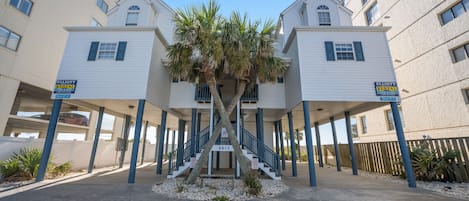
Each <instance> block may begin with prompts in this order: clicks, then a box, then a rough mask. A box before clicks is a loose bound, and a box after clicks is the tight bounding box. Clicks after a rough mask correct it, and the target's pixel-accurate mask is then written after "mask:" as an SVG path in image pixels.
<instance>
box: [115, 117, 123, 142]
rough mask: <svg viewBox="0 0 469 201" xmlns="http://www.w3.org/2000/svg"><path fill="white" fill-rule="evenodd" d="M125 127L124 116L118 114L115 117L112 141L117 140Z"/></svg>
mask: <svg viewBox="0 0 469 201" xmlns="http://www.w3.org/2000/svg"><path fill="white" fill-rule="evenodd" d="M123 127H124V118H121V117H117V116H116V117H115V118H114V126H113V129H112V141H117V138H118V137H121V136H122V131H123Z"/></svg>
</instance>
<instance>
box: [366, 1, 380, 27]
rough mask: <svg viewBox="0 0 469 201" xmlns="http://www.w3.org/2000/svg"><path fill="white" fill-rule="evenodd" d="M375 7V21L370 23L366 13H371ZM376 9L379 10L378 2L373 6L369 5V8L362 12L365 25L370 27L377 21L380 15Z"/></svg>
mask: <svg viewBox="0 0 469 201" xmlns="http://www.w3.org/2000/svg"><path fill="white" fill-rule="evenodd" d="M375 6H376V9H377V11H376V13H377V14H376V17H375V19H374V20H372V21H371V22H370V20H369V19H368V12H369V11H371V10H372V9H373V8H374V7H375ZM378 9H379V8H378V2H377V1H375V2H374V3H373V4H371V6H369V7H368V8H367V9H366V10H365V12H364V13H365V20H366V24H367V25H368V26H370V25H372V24H373V23H375V22H376V20H377V19H379V17H380V14H379V10H378Z"/></svg>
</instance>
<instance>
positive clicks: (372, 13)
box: [366, 3, 379, 25]
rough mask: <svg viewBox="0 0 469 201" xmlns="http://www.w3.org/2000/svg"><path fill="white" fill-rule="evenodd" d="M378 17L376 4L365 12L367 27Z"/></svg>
mask: <svg viewBox="0 0 469 201" xmlns="http://www.w3.org/2000/svg"><path fill="white" fill-rule="evenodd" d="M378 17H379V12H378V3H375V4H373V5H372V6H370V8H369V9H368V10H367V11H366V21H367V23H368V25H371V24H373V22H375V21H376V20H377V19H378Z"/></svg>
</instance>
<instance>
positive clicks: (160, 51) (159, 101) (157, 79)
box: [147, 38, 171, 110]
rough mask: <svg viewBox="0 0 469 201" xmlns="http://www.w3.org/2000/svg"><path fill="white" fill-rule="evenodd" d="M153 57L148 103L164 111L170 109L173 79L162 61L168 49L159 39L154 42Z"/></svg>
mask: <svg viewBox="0 0 469 201" xmlns="http://www.w3.org/2000/svg"><path fill="white" fill-rule="evenodd" d="M152 55H153V56H152V57H151V65H150V76H149V79H148V88H147V101H149V102H150V103H152V104H153V105H155V106H157V107H159V108H161V109H163V110H164V109H167V108H168V107H169V106H168V104H169V95H170V85H171V80H170V79H171V78H170V77H169V74H168V71H167V70H166V69H165V67H164V66H163V62H162V59H163V58H165V57H166V48H165V47H164V45H163V43H162V42H161V41H160V40H159V38H156V39H155V40H154V44H153V52H152Z"/></svg>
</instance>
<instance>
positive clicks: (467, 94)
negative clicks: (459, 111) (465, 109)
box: [461, 87, 469, 105]
mask: <svg viewBox="0 0 469 201" xmlns="http://www.w3.org/2000/svg"><path fill="white" fill-rule="evenodd" d="M461 92H462V95H463V97H464V102H465V103H466V105H469V87H467V88H463V89H461Z"/></svg>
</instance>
